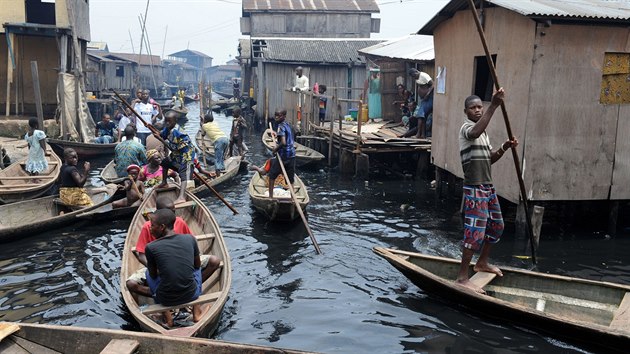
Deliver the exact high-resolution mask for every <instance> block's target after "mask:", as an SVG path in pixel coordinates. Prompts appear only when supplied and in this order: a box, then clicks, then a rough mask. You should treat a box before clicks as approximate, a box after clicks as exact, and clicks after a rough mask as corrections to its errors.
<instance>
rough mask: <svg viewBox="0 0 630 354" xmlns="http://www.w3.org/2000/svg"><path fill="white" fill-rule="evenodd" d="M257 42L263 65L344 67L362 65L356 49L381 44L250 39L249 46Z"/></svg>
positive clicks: (303, 39)
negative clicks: (285, 64)
mask: <svg viewBox="0 0 630 354" xmlns="http://www.w3.org/2000/svg"><path fill="white" fill-rule="evenodd" d="M257 41H258V43H260V42H262V41H264V43H266V45H265V46H264V47H263V48H262V50H261V51H262V54H263V58H264V59H265V61H278V62H292V63H328V64H347V63H350V62H352V63H364V62H365V59H364V58H363V56H362V55H361V54H359V49H362V48H366V47H369V46H372V45H375V44H378V43H380V42H383V41H384V40H375V39H311V38H291V39H278V38H273V39H264V38H252V42H257ZM255 54H256V53H254V55H255ZM254 59H256V58H254Z"/></svg>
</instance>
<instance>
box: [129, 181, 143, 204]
mask: <svg viewBox="0 0 630 354" xmlns="http://www.w3.org/2000/svg"><path fill="white" fill-rule="evenodd" d="M129 180H130V181H131V186H132V187H131V188H133V190H134V191H135V192H136V193H137V194H138V196H139V197H140V200H142V199H144V194H142V193H140V190H139V189H138V186H137V185H136V181H135V180H134V179H133V177H131V176H129Z"/></svg>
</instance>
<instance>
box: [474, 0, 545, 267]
mask: <svg viewBox="0 0 630 354" xmlns="http://www.w3.org/2000/svg"><path fill="white" fill-rule="evenodd" d="M468 5H469V6H470V10H471V12H472V14H473V19H474V20H475V25H476V26H477V32H478V33H479V39H480V40H481V44H482V45H483V50H484V52H485V53H486V60H487V61H488V67H489V68H490V74H491V75H492V79H493V80H494V87H495V89H497V90H498V89H499V88H500V87H501V86H500V85H499V78H498V76H497V71H496V68H495V66H494V61H493V60H492V56H491V55H490V50H489V49H488V42H487V41H486V36H485V34H484V31H483V28H482V26H481V22H480V21H479V15H478V14H477V9H476V8H475V3H474V2H473V0H468ZM501 113H502V114H503V120H504V122H505V129H506V130H507V134H508V137H509V139H510V140H512V139H514V134H512V127H511V125H510V119H509V118H508V113H507V109H506V108H505V102H502V103H501ZM510 150H512V159H513V160H514V168H515V169H516V177H517V178H518V185H519V188H520V194H521V201H522V202H523V207H524V208H525V215H526V217H525V218H526V221H527V234H528V236H529V245H530V247H531V249H532V263H534V264H536V247H535V241H534V230H533V228H532V215H531V211H530V210H529V206H528V205H527V204H528V203H527V191H526V189H525V182H524V181H523V173H522V170H521V164H520V159H519V157H518V153H517V152H516V148H515V147H514V146H512V148H511V149H510Z"/></svg>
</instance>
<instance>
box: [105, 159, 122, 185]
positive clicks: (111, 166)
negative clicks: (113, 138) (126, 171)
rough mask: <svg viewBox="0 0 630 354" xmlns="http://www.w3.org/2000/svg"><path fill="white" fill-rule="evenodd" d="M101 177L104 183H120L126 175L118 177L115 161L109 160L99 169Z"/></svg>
mask: <svg viewBox="0 0 630 354" xmlns="http://www.w3.org/2000/svg"><path fill="white" fill-rule="evenodd" d="M100 176H101V179H102V180H103V181H105V182H106V183H122V181H124V180H125V179H126V178H127V177H118V174H117V173H116V163H115V162H114V160H111V161H110V162H109V163H108V164H107V165H106V166H105V167H103V170H102V171H101V174H100Z"/></svg>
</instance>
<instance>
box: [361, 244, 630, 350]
mask: <svg viewBox="0 0 630 354" xmlns="http://www.w3.org/2000/svg"><path fill="white" fill-rule="evenodd" d="M373 251H374V253H376V254H377V255H379V256H381V257H383V258H385V259H386V260H387V261H388V262H389V263H390V264H391V265H393V266H394V267H395V268H396V269H398V270H399V271H400V272H401V273H403V274H404V275H405V276H406V277H407V278H408V279H409V280H411V282H412V283H414V284H415V285H416V286H418V287H419V288H421V289H424V290H425V291H426V292H428V293H433V294H435V295H437V297H438V298H440V299H445V300H449V301H452V303H453V304H457V305H462V306H464V307H466V308H468V309H470V310H473V311H475V312H477V313H481V314H482V315H486V316H489V317H498V318H502V319H505V320H508V321H510V322H512V323H514V324H516V325H519V326H528V327H530V328H532V329H534V330H539V331H544V332H547V333H551V334H553V335H559V336H564V337H566V338H572V339H574V340H578V341H582V342H585V343H588V344H591V345H597V346H600V347H605V348H608V349H609V350H610V349H613V350H616V351H621V352H625V353H627V352H628V348H629V347H630V286H628V285H621V284H614V283H608V282H601V281H594V280H586V279H580V278H571V277H565V276H560V275H554V274H545V273H538V272H532V271H527V270H523V269H516V268H510V267H501V270H502V272H503V276H502V277H495V275H494V274H492V273H486V272H477V273H475V274H474V275H473V276H472V277H471V278H470V280H471V282H473V283H474V284H475V285H477V286H478V287H480V288H483V289H484V290H485V292H486V294H485V295H482V294H478V293H476V292H474V291H472V290H469V289H467V288H464V287H463V286H461V285H458V284H456V283H455V282H454V279H456V278H457V273H458V271H459V265H460V260H457V259H451V258H443V257H437V256H430V255H426V254H422V253H416V252H407V251H401V250H395V249H390V248H382V247H374V249H373ZM470 268H471V269H470V271H472V268H473V266H472V265H471V266H470Z"/></svg>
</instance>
